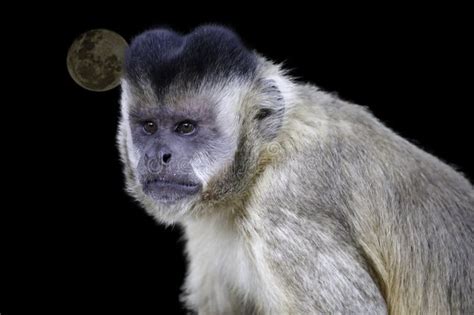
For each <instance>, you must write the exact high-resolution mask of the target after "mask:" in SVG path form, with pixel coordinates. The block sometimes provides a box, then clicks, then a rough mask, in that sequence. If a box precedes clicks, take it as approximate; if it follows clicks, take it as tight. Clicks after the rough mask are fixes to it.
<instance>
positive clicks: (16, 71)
mask: <svg viewBox="0 0 474 315" xmlns="http://www.w3.org/2000/svg"><path fill="white" fill-rule="evenodd" d="M131 5H133V4H127V5H119V4H116V8H115V9H114V10H111V9H109V10H99V9H98V8H97V7H96V6H92V5H90V6H87V5H84V6H81V8H80V7H78V6H77V5H73V4H71V5H70V7H66V6H65V7H62V8H58V7H51V8H48V7H41V8H32V7H29V8H28V10H29V11H30V13H31V15H32V17H26V16H24V15H22V14H19V15H18V19H17V20H16V22H12V24H11V25H10V28H9V29H10V30H13V31H14V32H17V33H15V34H17V35H16V36H12V38H9V37H8V36H9V35H11V34H13V33H12V32H7V33H8V34H7V35H5V36H6V37H5V40H4V41H5V42H6V43H7V44H8V45H6V46H5V47H7V49H5V50H6V52H7V53H8V54H9V55H12V57H9V58H6V59H4V67H9V66H12V67H13V74H12V78H13V80H12V81H13V82H12V83H13V84H11V86H7V87H8V90H9V91H7V92H12V94H13V97H14V98H13V99H14V104H11V105H10V106H9V108H11V109H12V112H11V113H10V112H8V113H7V114H6V115H5V116H3V117H2V118H3V121H4V123H3V124H2V128H5V129H6V132H7V134H8V135H10V136H8V137H5V139H3V143H4V145H5V147H6V148H8V149H7V150H5V153H6V154H4V155H6V156H8V164H4V165H7V166H6V167H4V174H5V176H4V177H3V178H4V181H5V182H6V184H7V185H6V186H7V187H8V188H6V189H3V194H4V198H5V208H7V209H5V210H3V209H2V212H3V213H2V214H5V213H8V214H9V216H8V220H2V224H4V225H5V227H4V228H2V252H3V254H2V257H1V260H2V262H1V264H2V271H1V275H0V276H1V279H0V281H1V282H0V285H1V289H2V295H1V299H0V302H1V304H0V312H1V313H2V315H3V314H16V313H18V314H19V313H25V312H26V309H29V311H28V313H31V314H36V313H40V314H41V313H44V314H51V313H62V314H71V313H76V312H77V313H84V314H95V313H100V314H110V313H116V312H119V313H122V312H123V313H129V314H179V313H180V312H182V311H180V303H179V301H178V295H179V291H180V286H181V284H182V281H183V277H184V274H185V261H184V257H183V254H182V249H183V244H182V242H181V241H179V238H180V229H179V227H178V226H176V227H173V228H165V227H163V226H160V225H158V224H157V223H155V222H154V221H153V219H152V218H151V217H149V216H148V215H146V214H145V212H144V211H143V210H142V209H141V208H139V206H138V205H137V204H136V203H135V202H134V201H133V200H131V198H129V197H128V196H127V195H126V194H125V193H124V190H123V186H124V185H123V179H122V173H121V165H120V163H119V159H118V152H117V150H116V145H115V133H116V125H117V121H118V115H119V114H118V113H119V105H118V101H119V94H120V91H119V88H116V89H114V90H112V91H109V92H102V93H95V92H90V91H87V90H84V89H82V88H81V87H79V86H78V85H76V84H75V83H74V82H73V81H72V79H71V78H70V77H69V74H68V72H67V68H66V55H67V50H68V48H69V46H70V44H71V43H72V42H73V40H74V39H75V38H76V37H77V36H78V35H80V34H81V33H82V32H85V31H87V30H90V29H95V28H107V29H110V30H113V31H115V32H117V33H119V34H121V35H122V36H123V37H124V38H125V39H126V40H127V41H130V39H131V38H132V37H133V36H134V35H136V34H138V33H140V32H142V31H144V30H146V29H149V28H151V27H153V26H159V25H167V26H170V27H172V28H175V29H177V30H178V31H182V32H188V31H190V30H191V29H192V28H194V27H196V26H197V25H200V24H202V23H209V22H211V23H221V24H224V25H228V26H230V27H232V28H234V29H235V30H236V31H237V32H238V33H239V34H240V35H241V37H242V38H243V40H244V41H245V43H246V44H247V45H248V46H250V47H252V48H255V49H256V50H257V51H258V52H260V53H262V54H263V55H265V56H267V57H268V58H270V59H272V60H275V61H277V62H284V64H285V65H286V67H287V68H290V69H292V72H291V73H292V74H293V75H294V76H296V77H298V78H299V79H300V80H301V81H306V82H313V83H314V84H316V85H318V86H320V87H321V88H323V89H325V90H327V91H330V92H334V93H337V94H338V95H339V96H340V97H342V98H343V99H346V100H349V101H353V102H355V103H358V104H361V105H365V106H368V107H369V108H370V110H371V111H372V112H373V113H374V114H375V115H376V116H377V117H378V118H380V119H381V120H382V121H383V122H385V123H386V124H387V125H388V126H389V127H391V128H392V129H394V130H395V131H397V132H398V133H399V134H401V135H402V136H404V137H406V138H408V139H410V140H411V141H412V142H414V143H416V144H418V145H419V146H421V147H422V148H424V149H425V150H427V151H428V152H431V153H433V154H434V155H436V156H438V157H440V158H441V159H442V160H444V161H447V162H448V163H449V164H451V165H454V166H456V167H457V168H458V169H459V170H460V171H462V172H463V173H465V174H466V175H467V176H468V177H470V178H472V175H473V174H474V169H473V165H472V163H471V162H472V160H473V153H472V152H471V150H470V146H471V143H472V139H471V138H472V124H471V120H472V116H471V115H470V107H471V106H472V98H471V95H472V93H470V92H471V90H472V87H471V83H472V67H471V66H472V64H471V58H472V51H470V48H469V44H470V43H471V42H472V33H470V32H469V27H468V26H469V25H468V20H467V19H466V16H464V14H463V10H462V9H458V10H454V9H453V8H444V7H438V8H433V7H423V8H417V9H415V8H413V7H406V8H394V7H391V8H375V7H371V8H360V7H359V8H357V9H358V10H355V9H354V10H353V9H352V8H349V10H344V11H342V9H341V8H323V7H308V8H295V9H286V8H285V9H283V10H278V8H275V5H274V6H272V7H270V8H266V9H267V10H268V11H262V10H260V11H258V12H257V11H256V10H255V8H253V7H251V6H248V7H246V6H244V5H243V4H242V5H239V6H238V7H233V6H231V5H230V4H228V6H229V7H227V8H226V7H222V8H221V10H220V12H216V13H213V12H211V11H209V9H208V8H206V9H204V8H202V7H201V8H199V7H189V6H188V5H186V4H180V5H178V6H177V7H176V8H169V7H166V8H165V7H163V6H161V5H160V4H156V5H147V6H143V5H138V4H137V5H136V6H133V8H129V6H131ZM221 6H225V4H221ZM275 9H277V10H275ZM346 9H347V8H346ZM36 10H38V12H35V11H36ZM40 11H41V12H40ZM5 14H7V15H8V14H9V13H5ZM15 16H16V15H15ZM24 26H27V27H26V28H25V27H24ZM25 47H28V49H24V48H25ZM25 51H26V53H25ZM32 51H33V52H34V53H32ZM17 60H18V61H17ZM8 103H10V102H8ZM2 208H3V206H2ZM5 223H6V224H5Z"/></svg>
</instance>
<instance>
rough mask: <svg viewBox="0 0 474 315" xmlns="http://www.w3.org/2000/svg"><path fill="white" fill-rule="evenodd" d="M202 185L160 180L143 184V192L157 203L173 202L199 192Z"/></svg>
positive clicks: (152, 180) (149, 180)
mask: <svg viewBox="0 0 474 315" xmlns="http://www.w3.org/2000/svg"><path fill="white" fill-rule="evenodd" d="M200 189H201V185H200V184H198V183H193V182H188V181H170V180H161V179H159V178H152V179H148V180H146V181H145V182H144V183H143V191H144V192H145V193H146V194H147V195H149V196H151V197H152V198H153V199H155V200H157V201H164V202H172V201H177V200H179V199H183V198H185V197H188V196H191V195H194V194H196V193H198V192H199V190H200Z"/></svg>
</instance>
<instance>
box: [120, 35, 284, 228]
mask: <svg viewBox="0 0 474 315" xmlns="http://www.w3.org/2000/svg"><path fill="white" fill-rule="evenodd" d="M279 71H280V70H279V68H278V67H276V66H273V65H272V64H271V63H270V62H267V61H266V60H264V59H263V58H262V57H260V56H259V55H258V54H257V53H255V52H253V51H250V50H248V49H247V48H245V47H244V45H243V44H242V43H241V41H240V39H239V38H238V37H237V36H236V35H235V34H234V33H233V32H231V31H229V30H228V29H226V28H223V27H219V26H203V27H199V28H197V29H195V30H194V31H193V32H191V33H189V34H187V35H181V34H178V33H176V32H173V31H171V30H167V29H155V30H150V31H147V32H145V33H143V34H141V35H139V36H137V37H136V38H135V39H134V40H133V41H132V43H131V45H130V47H129V49H128V51H127V53H126V60H125V65H124V75H123V79H122V98H121V108H122V113H121V121H120V126H119V133H118V143H119V148H120V153H121V157H122V161H123V164H124V171H125V175H126V181H127V189H128V191H129V192H130V193H131V194H132V195H133V196H134V197H135V198H136V199H137V200H138V201H140V202H141V203H142V204H143V206H144V207H145V209H146V210H147V211H149V212H150V213H151V214H152V215H153V216H155V217H156V218H157V219H158V220H160V221H162V222H165V223H173V222H176V221H177V220H180V219H182V218H183V217H186V216H190V215H199V214H200V213H202V212H203V211H204V210H203V209H204V208H206V207H205V206H206V205H207V206H209V204H211V203H212V204H215V203H219V202H223V201H224V200H225V201H229V200H242V198H243V194H244V193H245V192H246V191H247V190H248V186H249V185H251V183H252V180H253V178H254V177H255V175H256V174H258V172H259V168H261V167H262V165H263V164H264V162H263V161H265V158H264V156H265V153H264V151H268V145H269V143H271V141H272V140H274V139H275V138H277V135H278V132H279V129H280V127H281V125H282V119H283V113H284V101H283V93H282V92H281V89H280V87H278V85H279V84H278V80H280V79H281V78H282V76H280V75H279Z"/></svg>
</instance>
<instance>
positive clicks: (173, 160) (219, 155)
mask: <svg viewBox="0 0 474 315" xmlns="http://www.w3.org/2000/svg"><path fill="white" fill-rule="evenodd" d="M169 101H170V102H172V101H171V100H169ZM174 102H175V103H173V104H171V105H166V104H165V105H161V106H150V105H146V106H145V105H142V106H140V105H138V106H137V105H135V106H133V108H132V109H131V112H130V114H129V126H130V131H131V138H132V145H133V148H134V149H135V151H136V153H137V154H136V155H137V157H138V159H137V164H136V167H135V173H136V175H137V180H138V182H139V184H140V185H141V187H142V190H143V192H144V193H145V194H146V195H147V196H149V197H150V198H152V199H153V200H155V201H156V202H161V203H175V202H177V201H179V200H182V199H186V198H191V197H193V196H196V195H197V194H198V193H199V192H201V191H202V189H203V186H204V185H205V184H206V178H207V176H209V172H210V170H212V169H216V167H217V164H221V163H222V162H223V161H222V159H223V158H225V157H224V156H223V155H225V156H229V155H232V152H223V151H226V150H230V151H232V148H230V147H228V146H227V145H226V141H225V140H224V139H226V137H225V132H223V131H222V128H221V127H220V126H219V125H218V123H217V119H216V114H215V113H214V111H213V110H212V107H214V106H215V105H214V106H210V103H211V102H212V101H211V100H209V99H207V100H204V99H199V98H197V97H195V96H194V97H192V98H191V97H190V98H185V99H182V100H180V101H176V99H175V100H174ZM227 140H228V137H227ZM227 142H228V141H227ZM224 153H225V154H224ZM206 175H207V176H206Z"/></svg>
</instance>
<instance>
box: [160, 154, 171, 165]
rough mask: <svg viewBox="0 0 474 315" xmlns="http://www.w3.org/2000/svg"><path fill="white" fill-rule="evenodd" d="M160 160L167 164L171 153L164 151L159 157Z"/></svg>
mask: <svg viewBox="0 0 474 315" xmlns="http://www.w3.org/2000/svg"><path fill="white" fill-rule="evenodd" d="M161 160H162V161H163V164H168V163H169V162H170V160H171V153H165V154H163V156H162V157H161Z"/></svg>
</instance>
